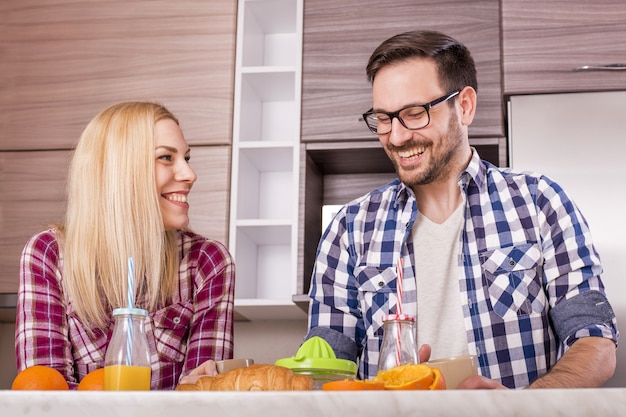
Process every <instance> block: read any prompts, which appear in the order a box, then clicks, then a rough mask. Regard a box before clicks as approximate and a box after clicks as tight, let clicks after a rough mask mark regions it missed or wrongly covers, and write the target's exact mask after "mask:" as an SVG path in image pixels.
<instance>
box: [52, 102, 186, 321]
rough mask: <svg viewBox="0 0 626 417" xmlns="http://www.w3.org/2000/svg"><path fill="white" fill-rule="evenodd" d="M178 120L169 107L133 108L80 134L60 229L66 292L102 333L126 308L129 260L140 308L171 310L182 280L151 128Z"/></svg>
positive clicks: (116, 110)
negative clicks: (114, 314)
mask: <svg viewBox="0 0 626 417" xmlns="http://www.w3.org/2000/svg"><path fill="white" fill-rule="evenodd" d="M161 119H171V120H173V121H175V122H176V123H177V124H178V120H177V119H176V117H174V115H172V113H170V112H169V111H168V110H167V109H166V108H165V107H163V106H161V105H158V104H155V103H148V102H128V103H120V104H116V105H113V106H111V107H109V108H107V109H105V110H103V111H101V112H100V113H99V114H98V115H96V117H94V118H93V119H92V120H91V122H89V124H88V125H87V127H86V128H85V130H84V131H83V133H82V135H81V137H80V140H79V142H78V145H77V147H76V149H75V151H74V154H73V157H72V161H71V164H70V168H69V175H68V191H67V212H66V218H65V224H64V226H63V227H61V228H59V232H60V235H61V238H60V242H61V250H62V254H63V288H64V290H65V293H66V296H67V299H68V300H70V301H71V303H72V305H73V306H74V309H75V310H76V313H77V314H78V316H79V317H80V318H81V320H83V322H84V323H85V324H86V325H95V326H98V327H103V326H105V325H106V323H107V321H108V317H110V314H111V311H112V309H114V308H118V307H125V306H127V303H128V295H127V294H128V284H127V283H128V273H127V271H128V268H127V262H128V258H129V257H133V259H134V265H135V269H134V270H135V273H134V287H135V288H134V289H133V290H134V294H135V306H137V307H142V308H146V309H148V310H154V309H156V308H157V307H158V306H159V305H163V304H164V303H166V302H167V301H168V300H169V299H170V297H171V294H172V293H173V290H174V288H175V285H176V283H177V278H178V273H177V272H178V247H177V240H176V232H175V231H165V230H164V226H163V219H162V216H161V209H160V206H159V201H158V199H159V196H158V194H157V190H156V179H155V153H154V151H155V144H154V126H155V124H156V122H158V121H159V120H161Z"/></svg>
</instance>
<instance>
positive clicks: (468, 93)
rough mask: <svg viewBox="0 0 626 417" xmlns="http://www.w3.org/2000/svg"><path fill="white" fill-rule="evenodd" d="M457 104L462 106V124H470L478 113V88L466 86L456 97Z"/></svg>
mask: <svg viewBox="0 0 626 417" xmlns="http://www.w3.org/2000/svg"><path fill="white" fill-rule="evenodd" d="M456 101H457V104H458V105H459V107H460V108H461V124H462V125H463V126H469V125H471V124H472V121H473V120H474V115H475V114H476V90H474V88H472V87H465V88H463V89H462V90H461V92H460V93H459V95H458V96H457V98H456Z"/></svg>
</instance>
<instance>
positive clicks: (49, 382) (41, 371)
mask: <svg viewBox="0 0 626 417" xmlns="http://www.w3.org/2000/svg"><path fill="white" fill-rule="evenodd" d="M11 389H12V390H68V389H69V386H68V385H67V381H65V377H63V374H61V372H59V371H57V370H56V369H54V368H50V367H48V366H43V365H34V366H31V367H29V368H26V369H24V370H23V371H21V372H19V373H18V374H17V376H16V377H15V379H14V380H13V385H11Z"/></svg>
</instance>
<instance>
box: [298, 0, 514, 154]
mask: <svg viewBox="0 0 626 417" xmlns="http://www.w3.org/2000/svg"><path fill="white" fill-rule="evenodd" d="M415 29H434V30H440V31H442V32H445V33H447V34H450V35H451V36H453V37H455V38H457V39H459V40H460V41H462V42H463V43H465V44H466V45H467V47H468V48H469V49H470V50H471V51H472V53H473V55H474V59H475V61H476V65H477V70H478V84H479V94H478V97H479V98H478V113H477V116H476V118H475V119H474V123H473V124H472V127H471V128H470V135H472V136H503V135H504V123H503V104H502V98H501V64H500V8H499V1H498V0H463V1H459V0H456V1H454V0H453V1H433V0H425V1H420V2H416V1H411V0H399V1H394V2H391V3H390V2H381V1H373V0H365V1H356V0H346V1H341V2H339V1H335V0H307V1H305V3H304V43H303V64H302V65H303V74H302V140H303V141H305V142H311V141H334V140H346V139H349V140H353V139H355V140H363V139H365V140H367V139H371V138H372V135H371V133H370V132H369V130H368V129H367V127H366V126H365V124H364V123H363V122H362V121H359V117H360V115H361V114H362V113H363V112H364V111H366V110H367V109H368V108H370V107H371V87H370V85H369V84H368V82H367V80H366V77H365V66H366V64H367V60H368V58H369V56H370V54H371V53H372V52H373V51H374V49H375V48H376V47H377V46H378V45H379V44H380V43H381V42H382V41H383V40H385V39H387V38H388V37H390V36H393V35H395V34H397V33H400V32H404V31H408V30H415Z"/></svg>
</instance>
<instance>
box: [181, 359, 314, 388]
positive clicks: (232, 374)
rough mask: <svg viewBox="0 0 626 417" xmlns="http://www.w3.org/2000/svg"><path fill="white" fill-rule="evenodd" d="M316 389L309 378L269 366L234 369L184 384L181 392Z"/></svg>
mask: <svg viewBox="0 0 626 417" xmlns="http://www.w3.org/2000/svg"><path fill="white" fill-rule="evenodd" d="M312 389H313V379H312V378H311V377H310V376H308V375H298V374H294V373H293V371H292V370H291V369H288V368H285V367H283V366H277V365H269V364H255V365H250V366H248V367H245V368H236V369H232V370H230V371H228V372H226V373H223V374H219V375H217V376H203V377H201V378H198V380H197V381H196V383H195V384H180V385H178V386H177V387H176V390H178V391H304V390H312Z"/></svg>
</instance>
